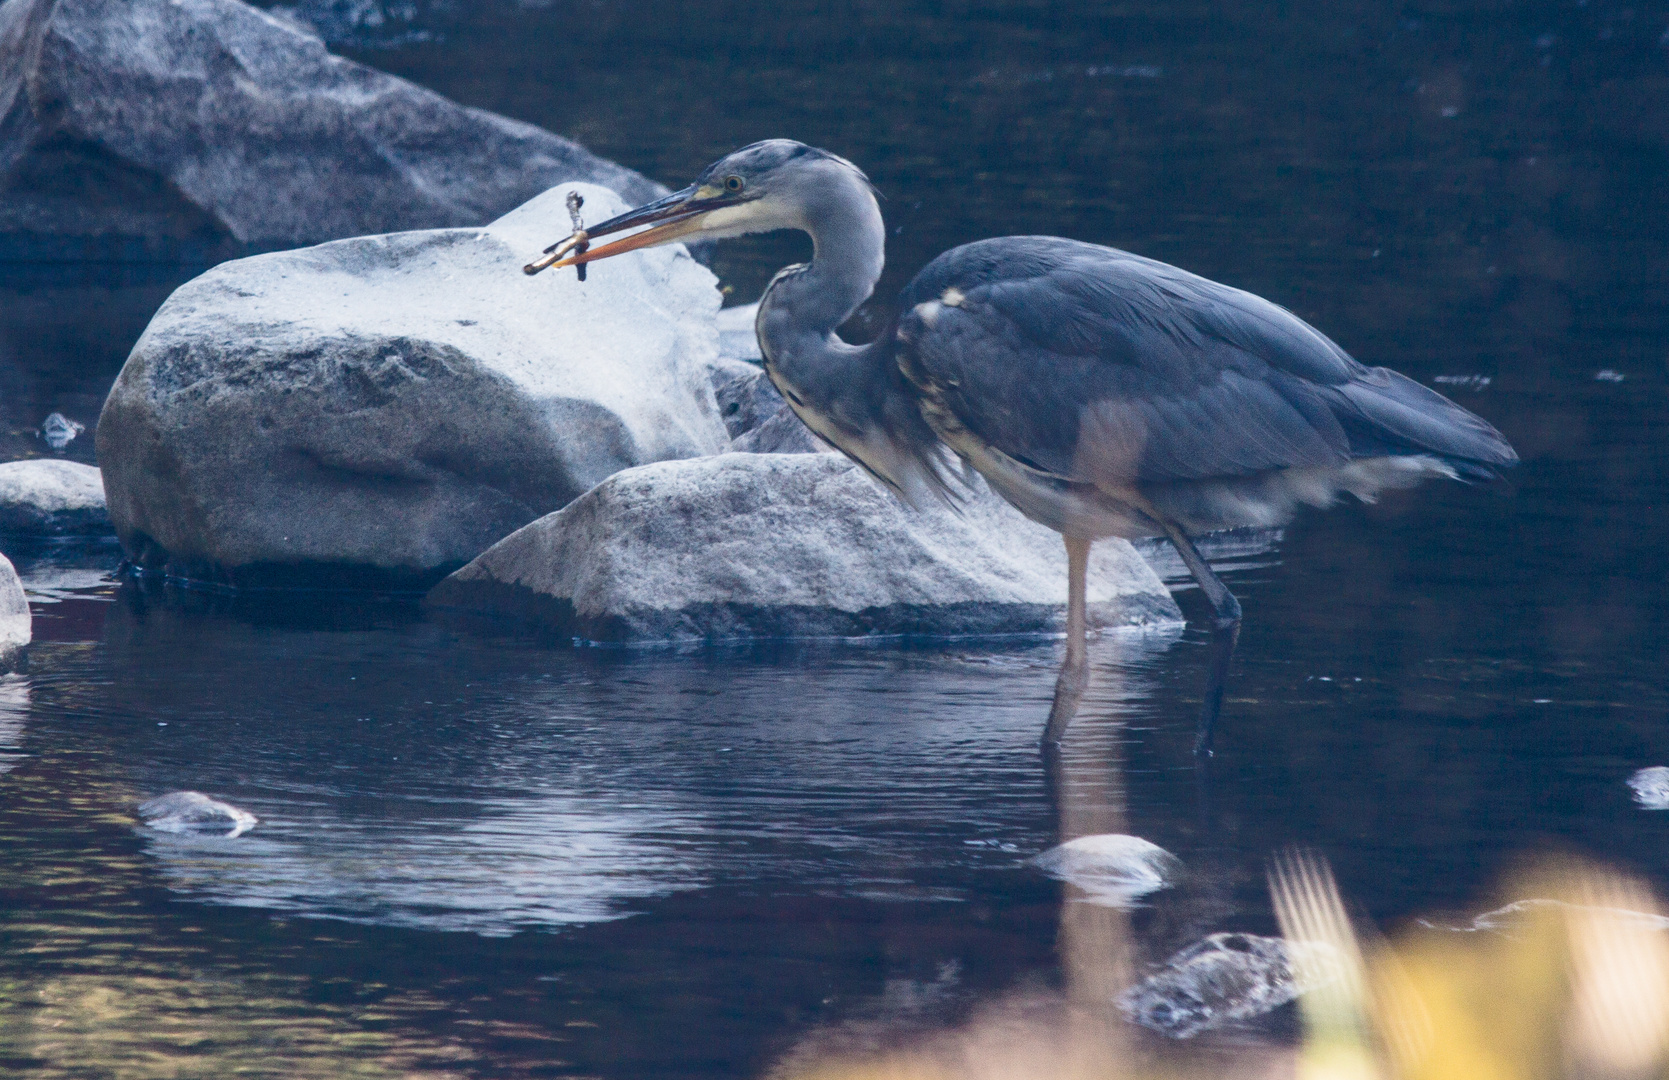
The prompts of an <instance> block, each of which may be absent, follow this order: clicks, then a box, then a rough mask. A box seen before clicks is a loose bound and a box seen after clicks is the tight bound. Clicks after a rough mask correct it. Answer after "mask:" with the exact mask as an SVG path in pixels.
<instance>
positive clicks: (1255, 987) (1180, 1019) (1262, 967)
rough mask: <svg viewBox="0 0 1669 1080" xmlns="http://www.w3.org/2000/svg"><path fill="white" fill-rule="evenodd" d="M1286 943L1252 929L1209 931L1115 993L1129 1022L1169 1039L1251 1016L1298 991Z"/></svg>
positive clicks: (1247, 1018) (1281, 1003)
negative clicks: (1153, 969)
mask: <svg viewBox="0 0 1669 1080" xmlns="http://www.w3.org/2000/svg"><path fill="white" fill-rule="evenodd" d="M1298 994H1299V986H1298V983H1297V981H1296V980H1295V979H1294V977H1293V972H1292V964H1291V959H1290V957H1289V955H1288V952H1287V943H1286V942H1284V941H1282V940H1281V939H1280V938H1270V937H1258V936H1257V935H1255V934H1212V935H1211V936H1210V937H1208V938H1206V939H1204V940H1203V941H1198V942H1195V943H1194V944H1193V945H1190V946H1188V947H1187V948H1186V949H1183V950H1182V951H1181V952H1179V953H1177V954H1176V955H1175V956H1173V957H1171V958H1170V959H1169V960H1168V961H1166V962H1165V965H1164V966H1163V968H1161V969H1160V970H1159V971H1158V972H1155V973H1154V974H1153V975H1150V976H1148V977H1147V978H1146V979H1143V980H1142V981H1141V982H1139V983H1137V984H1136V985H1135V986H1133V987H1131V988H1130V989H1129V990H1126V991H1125V992H1124V993H1123V994H1121V995H1119V997H1118V1001H1117V1004H1118V1007H1119V1009H1120V1010H1121V1011H1122V1012H1123V1013H1124V1015H1125V1016H1127V1017H1129V1018H1130V1019H1131V1020H1132V1021H1133V1022H1135V1023H1138V1024H1140V1025H1142V1026H1143V1027H1145V1028H1150V1029H1151V1030H1153V1031H1157V1032H1160V1033H1161V1034H1164V1035H1169V1036H1170V1037H1171V1038H1173V1039H1187V1038H1191V1037H1193V1036H1195V1035H1198V1034H1199V1033H1200V1032H1202V1031H1206V1030H1209V1029H1211V1028H1214V1027H1219V1026H1221V1025H1223V1024H1228V1023H1235V1022H1240V1021H1245V1020H1250V1019H1252V1018H1253V1017H1256V1016H1261V1015H1262V1014H1264V1013H1267V1012H1269V1011H1270V1010H1272V1009H1275V1008H1278V1007H1279V1006H1281V1005H1285V1004H1286V1003H1287V1002H1289V1001H1292V1000H1294V999H1295V998H1297V997H1298Z"/></svg>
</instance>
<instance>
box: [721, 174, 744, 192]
mask: <svg viewBox="0 0 1669 1080" xmlns="http://www.w3.org/2000/svg"><path fill="white" fill-rule="evenodd" d="M745 187H747V184H746V183H745V182H744V181H743V180H742V178H741V177H740V176H727V177H725V178H724V189H725V190H726V191H729V192H737V191H741V190H742V189H743V188H745Z"/></svg>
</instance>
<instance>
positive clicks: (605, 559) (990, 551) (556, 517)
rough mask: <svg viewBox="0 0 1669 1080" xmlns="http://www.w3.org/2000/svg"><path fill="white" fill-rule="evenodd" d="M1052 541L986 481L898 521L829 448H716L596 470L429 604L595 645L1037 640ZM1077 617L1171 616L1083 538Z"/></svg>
mask: <svg viewBox="0 0 1669 1080" xmlns="http://www.w3.org/2000/svg"><path fill="white" fill-rule="evenodd" d="M1065 600H1066V556H1065V553H1064V550H1063V548H1062V545H1061V542H1060V539H1059V538H1058V537H1057V536H1056V535H1055V534H1054V533H1052V532H1050V531H1049V530H1048V529H1045V528H1044V527H1043V526H1041V525H1037V524H1034V523H1033V522H1031V521H1028V520H1026V519H1025V518H1024V517H1022V516H1021V515H1020V513H1019V512H1018V511H1016V510H1014V509H1013V508H1011V507H1010V506H1008V504H1006V503H1004V502H1002V501H1001V500H1000V499H998V498H997V497H996V496H995V495H992V494H990V493H989V492H987V491H985V490H984V489H983V487H982V488H980V489H978V490H977V492H976V493H975V494H973V495H972V496H971V497H970V498H969V500H968V503H967V505H966V507H965V509H964V512H963V513H962V514H960V515H958V514H957V513H955V512H953V511H951V510H950V509H948V508H944V507H930V508H927V509H924V510H921V511H911V510H909V509H906V508H905V507H904V506H902V505H901V504H900V503H899V502H898V500H897V499H895V498H894V497H893V496H892V495H891V494H890V493H888V492H887V491H886V490H884V489H883V488H882V487H881V486H880V485H879V484H877V483H876V482H875V481H873V480H872V479H870V478H869V476H868V475H866V474H865V473H864V472H863V471H862V470H860V469H859V468H858V467H857V466H855V465H853V464H852V463H851V462H850V461H848V460H847V459H846V458H844V457H842V456H839V455H835V454H797V455H786V454H723V455H720V456H716V457H708V458H701V459H697V460H693V461H668V462H662V463H660V464H656V465H648V466H644V467H642V468H637V469H630V470H627V471H625V472H622V473H619V474H617V475H615V476H612V477H610V478H609V479H608V480H607V481H605V482H604V483H602V484H599V485H598V486H597V487H596V488H595V489H593V490H591V491H589V492H587V493H586V494H585V495H584V496H583V497H582V498H580V499H578V500H576V501H575V502H574V503H573V504H572V505H570V506H568V507H566V508H564V509H563V510H561V511H560V512H558V513H555V514H551V515H549V516H548V517H544V518H541V519H539V520H538V521H536V522H534V523H533V524H531V525H529V526H527V527H526V528H523V529H521V530H519V531H517V532H515V533H513V534H511V535H510V536H507V537H505V538H504V539H503V540H501V541H499V542H498V543H497V544H495V545H493V546H492V547H491V548H490V549H488V550H487V551H486V552H484V553H482V555H481V556H480V557H479V558H477V559H475V560H474V561H473V562H471V563H470V564H469V565H468V566H466V567H464V568H463V569H462V570H459V571H458V572H457V573H455V574H453V575H452V576H451V577H449V578H447V579H446V580H445V581H443V582H441V583H440V584H439V585H438V586H436V587H435V589H434V590H433V591H432V592H431V593H430V594H429V600H428V602H429V603H430V604H432V605H436V606H441V607H451V608H461V609H467V610H472V611H477V612H485V613H491V614H499V615H507V616H511V617H516V618H522V619H526V620H529V621H532V622H534V623H538V624H541V625H543V626H546V627H548V628H550V629H552V630H555V631H556V632H557V633H560V634H562V635H564V636H574V637H579V638H584V639H587V640H592V641H609V642H629V641H666V640H715V639H725V638H738V637H858V636H867V635H879V634H920V635H933V636H940V635H956V634H1005V633H1049V632H1054V631H1056V630H1057V629H1058V628H1059V627H1060V625H1061V623H1062V621H1063V618H1064V605H1065ZM1089 600H1090V605H1089V607H1090V620H1091V624H1092V625H1095V626H1100V627H1112V626H1141V625H1149V624H1155V623H1162V622H1173V621H1179V620H1180V618H1181V616H1180V613H1179V612H1178V610H1177V607H1176V604H1175V603H1174V602H1173V601H1172V600H1171V597H1170V593H1169V592H1167V591H1166V589H1165V587H1164V585H1163V584H1162V583H1161V582H1160V581H1159V579H1158V578H1157V577H1156V576H1155V575H1154V573H1153V571H1152V570H1151V569H1149V567H1148V565H1147V564H1146V563H1145V562H1143V561H1142V559H1141V558H1140V557H1139V556H1138V555H1136V553H1135V551H1134V550H1133V549H1132V548H1131V547H1130V545H1128V544H1125V543H1122V542H1119V541H1107V542H1105V543H1101V544H1098V545H1096V548H1095V556H1094V558H1092V560H1091V562H1090V573H1089Z"/></svg>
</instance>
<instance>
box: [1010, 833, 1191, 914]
mask: <svg viewBox="0 0 1669 1080" xmlns="http://www.w3.org/2000/svg"><path fill="white" fill-rule="evenodd" d="M1031 862H1032V865H1033V866H1036V867H1037V868H1038V869H1039V870H1042V871H1043V872H1044V873H1046V874H1048V875H1049V876H1050V877H1053V878H1059V879H1060V880H1061V881H1065V882H1067V883H1069V884H1071V885H1075V886H1077V888H1078V889H1080V890H1082V892H1083V894H1084V899H1085V900H1088V901H1089V902H1091V903H1095V904H1101V905H1102V906H1104V907H1115V908H1126V907H1130V906H1132V905H1133V904H1134V903H1135V902H1136V901H1137V900H1139V899H1140V898H1141V897H1144V896H1146V895H1148V894H1149V893H1153V892H1158V891H1159V890H1160V889H1164V888H1167V887H1169V886H1170V885H1171V884H1173V883H1174V882H1175V881H1176V879H1177V877H1178V875H1179V874H1180V873H1181V871H1182V863H1181V861H1180V860H1179V859H1177V857H1176V856H1175V855H1172V854H1171V853H1170V852H1168V851H1166V850H1165V849H1164V848H1162V847H1160V846H1159V845H1158V844H1155V843H1153V842H1152V841H1149V840H1143V839H1142V838H1141V837H1139V836H1127V835H1125V834H1123V833H1100V834H1097V835H1094V836H1080V837H1077V838H1076V839H1073V840H1068V841H1067V842H1066V843H1064V844H1059V845H1057V846H1055V847H1052V848H1050V849H1049V850H1048V851H1045V852H1044V853H1043V854H1041V855H1038V856H1035V857H1034V858H1033V859H1032V860H1031Z"/></svg>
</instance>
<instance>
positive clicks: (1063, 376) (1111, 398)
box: [572, 140, 1517, 746]
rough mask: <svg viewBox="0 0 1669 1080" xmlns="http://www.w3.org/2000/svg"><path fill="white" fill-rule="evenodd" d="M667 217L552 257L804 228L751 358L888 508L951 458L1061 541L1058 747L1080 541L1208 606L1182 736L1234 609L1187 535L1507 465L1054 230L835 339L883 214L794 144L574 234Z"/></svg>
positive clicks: (1441, 412)
mask: <svg viewBox="0 0 1669 1080" xmlns="http://www.w3.org/2000/svg"><path fill="white" fill-rule="evenodd" d="M750 192H751V194H750ZM727 193H728V194H727ZM669 218H670V219H671V222H670V223H669V224H668V225H662V226H657V227H656V228H654V229H649V230H646V231H645V232H643V233H638V234H636V235H635V236H633V237H628V238H627V239H625V240H622V241H619V242H617V243H615V244H612V245H609V246H608V247H606V248H602V249H598V250H597V251H594V252H592V253H590V254H589V255H584V256H579V257H577V258H576V259H575V260H572V261H582V262H583V261H590V260H591V259H594V258H600V257H606V256H607V255H609V254H614V253H617V252H618V251H623V250H629V249H630V248H632V247H637V246H644V245H645V244H647V243H654V242H664V240H668V239H673V238H676V237H678V236H683V235H690V234H692V233H703V234H706V235H712V236H726V235H736V234H739V233H743V232H758V231H766V230H769V229H776V228H795V229H801V230H803V231H805V232H807V233H809V234H811V237H812V240H813V243H814V254H813V257H812V259H811V261H810V262H809V263H806V264H803V265H799V266H792V267H789V268H788V269H786V270H784V271H782V272H781V273H779V274H778V275H777V276H776V277H775V278H774V279H773V280H772V282H771V284H770V286H769V287H768V288H767V289H766V291H765V295H764V297H763V298H762V299H761V301H760V305H759V314H758V321H757V329H758V334H759V341H760V346H761V351H762V353H763V355H764V357H765V368H766V371H767V373H768V374H769V376H770V378H771V380H772V382H773V383H774V384H775V385H776V386H777V388H778V389H779V390H781V391H782V394H783V396H784V398H785V399H786V400H787V401H788V402H789V405H790V406H791V407H792V408H793V409H794V411H795V413H797V414H798V415H799V416H800V418H801V419H802V420H804V421H805V423H806V424H807V426H809V427H810V428H811V429H812V430H813V431H815V432H817V434H819V435H821V436H822V437H823V438H825V439H827V440H828V441H829V442H831V443H833V444H834V445H835V446H837V447H838V448H840V449H841V450H842V451H844V452H845V453H846V454H847V455H848V456H850V457H852V458H853V459H854V460H856V461H858V462H859V463H861V464H862V465H863V466H864V467H865V468H866V469H868V470H869V471H870V472H871V473H872V474H874V475H875V476H876V477H877V478H878V479H880V480H881V481H883V482H884V483H886V484H887V485H889V486H890V487H892V488H893V489H894V490H895V491H897V492H898V493H899V494H900V495H901V496H902V497H904V498H906V499H908V500H911V501H916V500H919V499H920V498H922V497H924V496H928V497H931V496H932V495H935V494H937V495H944V496H947V497H952V498H954V494H953V492H954V483H955V481H954V479H953V476H952V472H951V470H950V468H949V466H950V464H951V459H952V457H954V458H959V459H960V460H961V462H963V463H964V464H965V465H966V466H968V467H971V468H972V469H974V470H976V471H977V472H979V473H980V474H982V475H983V476H984V477H985V478H986V480H987V481H988V482H989V483H990V485H991V487H992V488H993V489H995V490H996V491H997V492H998V493H1000V494H1001V495H1002V496H1003V497H1004V498H1006V499H1007V500H1008V501H1009V502H1011V503H1013V504H1014V506H1016V507H1017V508H1018V509H1019V510H1020V511H1021V512H1022V513H1024V514H1025V515H1026V516H1028V517H1030V518H1032V519H1034V520H1036V521H1038V522H1041V523H1042V524H1044V525H1047V526H1049V527H1050V528H1052V529H1055V530H1056V531H1058V532H1060V533H1061V535H1062V536H1063V537H1064V538H1065V539H1066V543H1067V550H1068V554H1069V578H1070V581H1069V620H1068V622H1069V628H1068V638H1069V641H1068V654H1067V662H1066V665H1065V668H1064V670H1063V673H1062V678H1061V684H1060V686H1059V687H1058V688H1057V695H1056V705H1055V710H1054V713H1053V714H1052V716H1051V722H1050V731H1051V733H1052V734H1053V735H1056V736H1058V735H1059V733H1060V731H1062V730H1064V717H1066V716H1069V715H1070V711H1071V709H1072V708H1075V705H1076V696H1075V695H1076V694H1077V693H1081V691H1082V686H1083V680H1084V677H1085V675H1084V673H1085V667H1084V648H1083V633H1084V630H1083V574H1084V565H1085V563H1086V560H1087V553H1088V547H1089V544H1090V543H1091V542H1093V541H1095V540H1099V539H1102V538H1106V537H1115V536H1116V537H1124V538H1127V539H1133V538H1136V537H1144V536H1168V537H1169V538H1171V539H1172V540H1173V541H1174V542H1175V543H1176V545H1177V547H1178V550H1179V551H1180V552H1181V554H1182V556H1183V558H1184V560H1185V561H1186V562H1187V564H1188V566H1189V568H1190V570H1191V571H1192V572H1193V573H1194V576H1195V577H1196V578H1197V579H1198V580H1199V582H1200V585H1201V586H1202V588H1203V590H1204V592H1205V593H1206V596H1207V597H1208V599H1209V600H1210V601H1211V603H1212V606H1213V608H1214V610H1215V611H1216V613H1217V628H1218V631H1219V637H1220V638H1221V639H1222V640H1223V644H1224V648H1223V649H1222V650H1221V651H1220V661H1219V664H1218V666H1217V670H1216V673H1215V675H1214V688H1213V691H1212V692H1211V693H1209V694H1208V701H1207V708H1206V720H1205V722H1204V724H1203V725H1202V746H1203V745H1205V743H1206V741H1207V740H1208V739H1209V723H1210V719H1211V717H1212V716H1214V715H1215V708H1216V705H1215V702H1216V700H1218V699H1220V696H1221V689H1222V686H1221V683H1222V677H1223V674H1224V672H1226V667H1227V658H1228V653H1229V652H1230V651H1232V648H1233V642H1234V636H1235V634H1236V633H1237V632H1238V626H1239V618H1240V611H1239V605H1238V603H1236V602H1235V600H1234V598H1233V596H1232V595H1230V594H1229V592H1228V590H1227V589H1226V588H1225V587H1224V586H1223V585H1222V583H1221V582H1220V581H1218V580H1217V578H1216V577H1215V575H1213V574H1212V572H1211V570H1210V568H1209V567H1208V566H1207V565H1206V564H1205V562H1204V560H1203V559H1200V558H1199V555H1198V552H1197V551H1195V550H1194V548H1193V545H1192V543H1191V542H1190V541H1189V540H1188V536H1189V535H1190V534H1197V533H1201V532H1208V531H1212V530H1216V529H1224V528H1232V527H1236V526H1247V525H1275V524H1280V523H1282V522H1285V521H1287V520H1289V519H1290V518H1291V516H1292V514H1293V513H1294V511H1295V510H1296V509H1297V508H1298V507H1299V506H1301V505H1311V506H1326V505H1328V504H1330V503H1331V502H1333V501H1334V500H1335V499H1336V498H1337V496H1338V495H1339V494H1340V493H1343V492H1348V493H1350V494H1353V495H1355V496H1357V497H1358V498H1361V499H1364V500H1371V499H1373V498H1374V496H1375V495H1376V494H1377V493H1378V492H1380V491H1382V490H1385V489H1387V488H1398V487H1408V486H1411V485H1413V484H1415V483H1418V482H1419V481H1421V480H1423V479H1427V478H1430V477H1449V478H1473V477H1487V476H1492V475H1494V471H1495V470H1496V469H1500V468H1504V467H1507V466H1510V465H1512V464H1513V463H1515V462H1516V460H1517V458H1516V456H1515V455H1514V454H1513V451H1512V448H1511V447H1510V446H1508V445H1507V442H1506V440H1505V439H1503V438H1502V437H1501V435H1500V433H1499V432H1497V431H1496V430H1495V429H1494V428H1492V427H1491V426H1490V425H1489V424H1487V423H1486V422H1484V421H1483V420H1482V419H1480V418H1478V417H1477V416H1475V415H1473V414H1472V413H1470V412H1468V411H1467V410H1465V409H1463V408H1461V407H1460V406H1458V405H1456V404H1454V403H1453V402H1451V401H1449V400H1448V399H1446V398H1444V397H1442V396H1441V395H1439V394H1437V393H1435V392H1434V391H1431V390H1428V389H1427V388H1425V387H1423V386H1421V385H1420V384H1418V383H1416V382H1414V381H1412V380H1410V379H1407V378H1405V377H1404V376H1402V375H1399V374H1397V373H1396V372H1393V371H1389V370H1387V369H1385V368H1368V367H1365V366H1363V365H1361V364H1359V363H1357V362H1356V361H1355V360H1353V359H1352V358H1351V357H1350V356H1349V355H1348V354H1346V353H1345V352H1344V350H1343V349H1341V348H1339V347H1338V346H1337V345H1335V344H1334V343H1333V342H1332V341H1330V340H1328V338H1327V337H1326V336H1324V335H1323V334H1321V333H1320V332H1319V331H1317V330H1316V329H1314V328H1313V327H1311V326H1309V325H1308V324H1307V323H1305V322H1304V321H1303V320H1301V319H1299V318H1298V317H1297V316H1295V315H1293V314H1292V313H1291V312H1289V311H1286V310H1285V309H1283V308H1280V307H1278V306H1276V305H1274V304H1271V303H1269V302H1268V301H1266V300H1263V299H1261V298H1259V297H1257V296H1253V295H1252V294H1250V293H1247V292H1243V291H1241V290H1239V289H1234V288H1231V287H1229V286H1226V285H1221V284H1218V283H1216V282H1213V281H1208V280H1207V279H1205V278H1202V277H1198V276H1196V275H1194V274H1190V273H1188V272H1187V271H1184V270H1180V269H1178V268H1176V267H1174V266H1169V265H1167V264H1165V263H1161V262H1155V261H1153V260H1151V259H1145V258H1142V257H1140V256H1137V255H1132V254H1129V253H1127V252H1123V251H1118V250H1115V249H1112V248H1107V247H1100V246H1097V245H1094V244H1086V243H1081V242H1079V241H1075V240H1066V239H1062V238H1059V237H1050V236H1010V237H1003V238H999V239H994V240H983V241H980V242H977V243H973V244H966V245H964V246H962V247H958V248H955V249H953V250H951V251H948V252H946V253H945V254H943V255H941V256H939V257H938V258H937V259H935V260H933V262H931V263H930V264H928V266H927V267H926V268H925V269H923V270H922V272H921V273H920V274H918V275H917V276H916V278H915V279H914V280H913V281H911V283H910V284H909V285H908V286H907V287H906V288H905V289H904V292H903V294H902V295H901V297H900V304H899V315H898V317H897V319H896V320H895V321H894V323H893V324H892V325H891V326H889V327H888V329H887V330H886V331H885V332H884V333H883V334H882V335H881V336H880V337H879V338H878V339H877V340H876V341H874V342H873V343H871V344H869V345H863V346H854V345H849V344H847V343H846V342H844V341H842V340H841V339H840V338H839V336H838V335H837V334H836V333H835V328H836V327H838V326H839V325H840V324H841V323H842V322H844V321H845V320H846V319H847V318H848V317H849V316H850V315H851V314H852V313H853V312H854V311H855V310H856V309H857V307H858V305H859V304H861V303H863V301H864V300H866V299H867V298H868V297H869V295H870V293H871V291H872V290H873V288H874V285H875V282H876V281H877V280H878V279H879V277H880V275H881V268H882V264H883V261H884V241H885V230H884V228H883V226H882V221H881V213H880V209H879V207H878V205H877V204H876V201H875V197H874V195H873V193H872V191H871V189H870V187H869V184H868V181H867V180H865V179H864V177H863V175H862V173H860V172H858V170H857V169H856V168H855V167H854V166H852V165H851V164H850V163H848V162H846V161H844V160H842V159H840V158H837V157H835V156H834V155H831V154H827V153H825V152H823V151H819V150H814V149H812V148H811V147H807V146H803V145H802V144H799V143H792V142H787V141H785V140H773V141H770V142H765V143H757V144H755V145H754V146H751V147H746V148H744V149H742V150H739V151H737V152H736V153H734V154H731V155H729V156H728V157H726V158H724V159H722V160H721V161H719V162H717V163H715V164H714V165H713V166H712V167H711V168H709V169H708V170H707V172H706V173H704V174H703V177H702V180H701V181H698V183H697V185H696V186H694V187H692V188H691V189H688V190H686V191H685V192H680V193H679V194H678V195H675V196H672V197H671V198H670V199H668V200H663V201H662V202H661V203H656V204H652V205H651V206H649V207H644V208H642V209H640V210H639V211H634V212H632V213H630V214H626V215H623V216H622V217H620V218H616V219H614V221H612V222H607V223H604V225H603V226H600V227H599V228H598V229H597V230H596V231H595V232H594V233H593V235H596V234H597V233H600V232H606V231H615V230H617V229H623V228H627V227H630V226H631V225H636V224H647V223H649V222H653V221H659V220H666V219H669ZM657 232H659V233H660V234H661V235H658V236H657V235H653V234H656V233H657ZM643 238H648V239H643Z"/></svg>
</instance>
